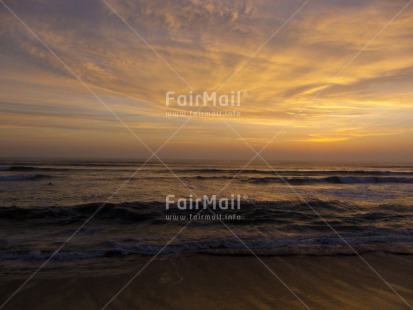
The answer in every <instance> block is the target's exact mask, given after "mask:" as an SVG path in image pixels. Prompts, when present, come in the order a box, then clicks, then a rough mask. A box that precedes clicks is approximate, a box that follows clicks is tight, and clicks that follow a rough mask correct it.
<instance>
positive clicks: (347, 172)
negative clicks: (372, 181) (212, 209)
mask: <svg viewBox="0 0 413 310" xmlns="http://www.w3.org/2000/svg"><path fill="white" fill-rule="evenodd" d="M161 172H164V171H163V170H161ZM174 172H176V173H179V172H182V173H205V174H208V173H220V174H228V173H229V174H237V173H239V174H241V175H242V174H267V175H268V174H269V175H276V174H277V173H279V174H281V175H309V176H322V175H340V176H342V175H370V176H391V175H413V171H388V170H299V169H298V170H277V169H274V170H262V169H247V170H242V169H218V168H205V169H174Z"/></svg>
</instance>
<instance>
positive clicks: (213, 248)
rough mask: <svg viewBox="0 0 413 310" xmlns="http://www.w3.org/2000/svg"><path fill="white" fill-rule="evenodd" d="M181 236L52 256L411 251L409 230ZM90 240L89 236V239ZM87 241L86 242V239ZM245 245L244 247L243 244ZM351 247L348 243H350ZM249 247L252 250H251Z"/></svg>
mask: <svg viewBox="0 0 413 310" xmlns="http://www.w3.org/2000/svg"><path fill="white" fill-rule="evenodd" d="M240 238H241V240H242V241H243V243H241V242H240V241H239V239H238V238H237V237H234V236H231V237H219V238H218V237H206V238H185V239H183V240H180V241H177V242H174V243H171V244H169V245H168V246H167V247H165V246H164V244H165V240H163V239H159V240H154V239H152V240H151V241H150V242H149V241H148V240H145V239H120V240H117V241H116V242H113V241H106V242H101V241H100V242H99V241H97V242H95V243H93V242H91V243H89V245H88V249H87V250H86V249H84V248H82V249H80V248H79V249H77V250H76V249H75V250H63V251H60V252H59V253H57V255H55V256H54V257H53V259H54V260H57V261H72V260H85V259H96V258H107V257H124V256H129V255H149V256H153V255H158V254H159V253H161V254H172V253H199V254H210V255H242V256H244V255H254V254H256V255H277V256H280V255H317V256H324V255H358V254H363V253H366V252H378V251H380V252H387V253H392V254H413V237H412V234H403V233H398V234H397V233H396V234H393V235H386V236H379V235H376V236H372V235H367V234H364V235H363V234H359V235H353V236H351V235H349V236H344V237H343V239H344V240H345V242H346V243H347V244H346V243H345V242H344V241H343V239H342V238H339V237H336V236H326V235H324V236H323V235H312V236H307V237H282V238H268V237H257V236H249V237H248V236H247V237H245V236H242V237H240ZM90 241H91V240H90ZM90 241H89V242H90ZM245 245H247V246H248V248H246V247H245ZM349 245H350V246H351V247H350V246H349ZM250 250H252V251H253V253H254V254H252V253H251V251H250ZM53 252H54V250H53V249H52V248H51V249H50V250H42V251H39V250H19V251H17V250H13V249H11V248H9V249H8V250H7V251H4V250H3V251H1V252H0V259H2V260H45V259H48V258H49V257H50V256H51V255H52V254H53Z"/></svg>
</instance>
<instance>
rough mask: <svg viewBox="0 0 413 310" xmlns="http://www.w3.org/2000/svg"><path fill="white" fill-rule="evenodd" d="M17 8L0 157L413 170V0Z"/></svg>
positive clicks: (11, 4) (0, 73) (7, 35)
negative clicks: (379, 164)
mask: <svg viewBox="0 0 413 310" xmlns="http://www.w3.org/2000/svg"><path fill="white" fill-rule="evenodd" d="M3 2H4V4H5V5H7V7H8V8H6V6H5V5H3V4H2V3H1V2H0V47H1V48H0V143H1V145H2V147H1V148H0V157H11V158H14V157H39V158H53V157H64V158H71V157H73V158H139V159H141V158H147V157H149V156H150V155H151V151H150V150H152V151H155V150H157V149H158V148H160V147H161V149H160V151H159V153H158V154H159V156H160V157H161V158H163V159H177V158H195V159H196V158H202V159H249V158H251V157H252V156H254V154H255V153H254V152H255V151H259V150H263V152H262V155H263V156H264V157H265V158H266V159H267V160H286V159H287V160H319V161H347V160H349V161H395V162H398V161H411V158H413V143H412V141H413V130H412V128H413V127H412V125H413V119H412V118H413V88H412V86H413V83H412V82H413V57H412V56H413V4H412V5H408V6H406V5H407V4H408V1H406V0H403V1H402V0H393V1H382V0H368V1H367V0H357V1H351V0H345V1H344V0H343V1H339V0H310V1H307V2H306V1H305V0H279V1H263V0H244V1H241V0H240V1H237V0H228V1H221V0H216V1H210V0H206V1H200V0H186V1H181V0H177V1H169V0H168V1H166V0H165V1H164V0H156V1H155V0H151V1H149V0H148V1H120V0H105V1H104V0H73V1H56V0H24V1H11V0H4V1H3ZM403 8H404V9H403ZM10 10H11V11H12V12H11V11H10ZM23 23H24V24H25V25H26V26H27V27H28V28H30V31H29V30H28V29H27V28H26V26H25V25H23ZM36 36H37V38H36ZM39 39H40V40H41V41H42V42H43V44H45V45H47V47H48V48H49V50H48V49H47V48H46V47H45V46H44V45H43V44H42V43H41V42H40V41H39ZM213 91H217V93H218V94H229V93H230V92H231V91H234V92H236V91H240V92H241V93H242V98H241V99H242V100H241V102H240V105H239V106H236V107H212V110H213V109H215V110H220V111H221V112H228V111H235V112H236V113H238V114H237V116H231V115H221V116H196V117H192V118H189V117H188V116H187V115H181V116H170V115H167V112H168V111H169V112H170V111H175V112H176V111H178V112H179V111H189V110H191V109H193V108H191V107H189V108H188V107H180V106H177V105H176V104H173V105H172V106H169V107H167V106H166V104H165V96H166V93H167V92H174V93H175V94H176V95H179V94H184V95H185V94H189V93H190V92H193V93H202V92H213ZM188 109H189V110H188ZM201 111H209V112H211V107H210V106H209V105H208V107H204V108H202V109H201ZM165 142H167V143H166V144H165Z"/></svg>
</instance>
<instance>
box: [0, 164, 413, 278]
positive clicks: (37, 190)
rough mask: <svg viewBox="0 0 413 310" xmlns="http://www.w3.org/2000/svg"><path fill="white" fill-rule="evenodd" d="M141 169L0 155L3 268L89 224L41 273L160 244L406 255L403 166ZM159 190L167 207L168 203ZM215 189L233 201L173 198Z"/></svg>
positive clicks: (31, 261) (410, 207)
mask: <svg viewBox="0 0 413 310" xmlns="http://www.w3.org/2000/svg"><path fill="white" fill-rule="evenodd" d="M142 164H143V162H139V161H48V162H43V161H24V162H23V161H3V162H2V163H1V164H0V197H1V199H0V265H1V267H2V272H3V273H10V274H13V273H14V274H15V273H22V274H25V272H27V270H31V269H33V268H37V266H39V264H40V263H42V262H43V261H44V260H46V259H48V258H49V257H50V255H52V254H53V253H54V251H55V250H56V249H57V248H58V247H59V246H61V245H62V244H64V243H65V241H66V240H67V238H69V237H70V236H71V235H72V234H73V233H74V232H75V231H76V230H77V229H78V228H79V227H80V226H81V225H82V223H84V222H85V221H86V220H88V219H90V220H89V221H88V222H87V224H86V225H84V227H83V228H82V229H81V230H80V231H79V232H78V233H76V235H75V236H74V237H73V238H72V239H71V240H70V242H67V243H65V244H64V246H63V247H62V249H61V250H60V251H59V252H58V253H56V255H54V256H53V259H52V260H51V262H50V263H49V264H48V266H47V267H46V268H67V269H76V268H84V269H93V268H96V269H98V270H100V272H101V271H102V270H106V269H107V268H106V269H105V262H106V261H107V259H108V258H110V259H122V258H123V257H132V256H134V255H135V256H136V255H139V256H153V255H156V254H158V253H159V252H160V251H161V250H162V252H161V254H160V255H164V254H168V253H185V254H189V255H190V254H191V253H201V254H207V255H234V256H238V255H252V253H255V254H257V255H270V256H271V255H274V256H277V255H280V256H281V255H282V256H285V255H313V256H314V255H316V256H317V255H318V256H326V255H329V256H331V255H355V254H356V253H357V254H363V253H366V252H388V253H393V254H412V253H413V225H412V224H413V202H412V195H413V191H412V189H413V165H406V164H340V163H334V164H316V163H292V162H289V163H285V162H284V163H272V164H271V165H272V167H273V169H270V168H269V167H268V166H266V165H264V164H259V163H253V164H251V165H250V166H248V167H247V168H245V169H244V170H242V171H240V169H241V168H242V167H243V165H244V164H245V163H243V162H232V161H231V162H230V161H228V162H224V161H220V162H206V161H174V162H167V167H165V166H164V165H163V164H162V163H159V162H150V163H147V164H145V165H144V166H143V167H141V166H142ZM168 195H170V197H173V200H174V203H173V204H171V205H170V206H169V207H168V208H167V207H166V197H167V196H168ZM214 195H215V197H216V199H217V201H219V199H224V200H225V199H227V200H228V199H229V201H230V202H231V200H230V198H231V197H233V198H234V197H235V198H237V197H238V198H239V200H240V201H239V206H238V207H237V208H233V209H231V208H227V209H224V208H215V209H213V208H212V205H208V206H206V207H205V208H200V209H197V210H195V209H194V208H192V209H188V208H187V209H184V208H182V205H180V206H179V205H178V204H177V201H178V199H181V200H182V201H183V200H186V201H188V199H195V198H196V197H204V196H206V197H208V199H211V197H214ZM97 210H98V211H99V212H97V213H96V211H97ZM211 210H212V211H211ZM94 213H96V214H95V215H94V216H93V217H92V218H91V216H92V215H93V214H94ZM195 215H198V217H195ZM178 232H180V233H179V234H178V235H177V236H176V234H177V233H178ZM174 236H176V237H175V238H174ZM172 238H174V239H173V240H172V241H171V239H172ZM165 245H167V246H166V247H165ZM59 270H60V269H59ZM26 274H27V273H26Z"/></svg>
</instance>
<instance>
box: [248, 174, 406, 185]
mask: <svg viewBox="0 0 413 310" xmlns="http://www.w3.org/2000/svg"><path fill="white" fill-rule="evenodd" d="M242 181H243V182H249V183H254V184H267V183H284V182H287V183H289V184H291V185H312V184H378V183H413V178H403V177H356V176H352V177H343V176H331V177H318V178H298V177H293V178H291V177H285V178H282V177H267V178H248V179H243V180H242Z"/></svg>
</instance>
